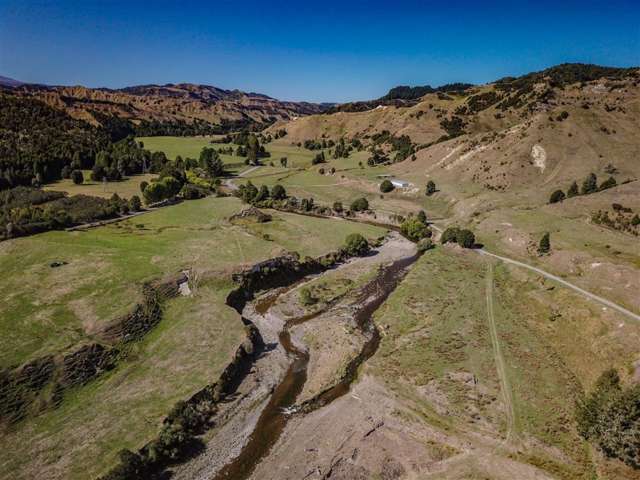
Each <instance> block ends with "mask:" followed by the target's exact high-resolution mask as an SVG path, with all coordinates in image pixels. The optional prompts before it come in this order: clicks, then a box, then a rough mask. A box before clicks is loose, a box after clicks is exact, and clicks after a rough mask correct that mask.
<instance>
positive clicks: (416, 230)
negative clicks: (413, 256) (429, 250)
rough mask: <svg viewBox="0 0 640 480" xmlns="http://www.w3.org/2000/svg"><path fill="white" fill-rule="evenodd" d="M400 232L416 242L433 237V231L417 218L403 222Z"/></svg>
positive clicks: (410, 218)
mask: <svg viewBox="0 0 640 480" xmlns="http://www.w3.org/2000/svg"><path fill="white" fill-rule="evenodd" d="M400 231H401V232H402V234H403V235H404V236H405V237H407V238H408V239H409V240H411V241H414V242H417V241H418V240H421V239H423V238H428V237H431V229H430V228H429V227H428V226H427V225H426V224H425V223H423V222H421V221H420V220H419V219H418V218H417V217H409V218H407V219H406V220H405V221H404V222H402V224H401V225H400Z"/></svg>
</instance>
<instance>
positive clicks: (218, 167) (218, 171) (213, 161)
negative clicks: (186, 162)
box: [199, 147, 224, 178]
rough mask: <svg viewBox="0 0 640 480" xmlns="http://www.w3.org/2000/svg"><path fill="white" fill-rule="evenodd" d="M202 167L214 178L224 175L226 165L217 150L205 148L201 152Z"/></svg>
mask: <svg viewBox="0 0 640 480" xmlns="http://www.w3.org/2000/svg"><path fill="white" fill-rule="evenodd" d="M199 161H200V167H201V168H202V169H203V170H204V171H205V172H207V174H208V175H209V176H210V177H212V178H215V177H221V176H222V175H224V164H223V163H222V160H220V155H218V152H217V150H216V149H215V148H208V147H204V148H203V149H202V151H201V152H200V160H199Z"/></svg>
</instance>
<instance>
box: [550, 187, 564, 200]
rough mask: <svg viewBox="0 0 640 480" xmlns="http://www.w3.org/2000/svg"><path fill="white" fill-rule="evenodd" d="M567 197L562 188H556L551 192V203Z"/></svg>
mask: <svg viewBox="0 0 640 480" xmlns="http://www.w3.org/2000/svg"><path fill="white" fill-rule="evenodd" d="M564 199H565V195H564V192H563V191H562V190H556V191H555V192H553V193H552V194H551V197H550V198H549V203H558V202H562V201H563V200H564Z"/></svg>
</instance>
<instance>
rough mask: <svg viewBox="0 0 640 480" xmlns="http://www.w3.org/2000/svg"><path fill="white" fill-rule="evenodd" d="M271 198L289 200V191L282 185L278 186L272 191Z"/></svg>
mask: <svg viewBox="0 0 640 480" xmlns="http://www.w3.org/2000/svg"><path fill="white" fill-rule="evenodd" d="M271 196H272V197H273V199H274V200H284V199H285V198H287V191H286V190H285V189H284V187H283V186H282V185H280V184H276V185H274V186H273V188H272V189H271Z"/></svg>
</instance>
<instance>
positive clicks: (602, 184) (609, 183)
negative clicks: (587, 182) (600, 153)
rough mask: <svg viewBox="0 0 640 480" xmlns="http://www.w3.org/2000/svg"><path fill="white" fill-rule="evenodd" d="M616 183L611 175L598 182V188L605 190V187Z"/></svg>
mask: <svg viewBox="0 0 640 480" xmlns="http://www.w3.org/2000/svg"><path fill="white" fill-rule="evenodd" d="M616 185H617V182H616V179H615V178H613V177H609V178H607V179H606V180H605V181H604V182H602V183H601V184H600V190H606V189H607V188H613V187H615V186H616Z"/></svg>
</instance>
